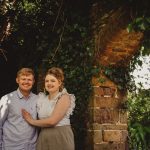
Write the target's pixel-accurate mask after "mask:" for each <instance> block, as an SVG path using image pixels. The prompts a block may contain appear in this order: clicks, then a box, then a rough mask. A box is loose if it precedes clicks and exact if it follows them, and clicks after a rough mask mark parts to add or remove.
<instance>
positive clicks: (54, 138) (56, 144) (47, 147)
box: [36, 125, 75, 150]
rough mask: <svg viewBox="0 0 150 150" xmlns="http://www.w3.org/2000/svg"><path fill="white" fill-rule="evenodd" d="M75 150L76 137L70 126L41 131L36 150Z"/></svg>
mask: <svg viewBox="0 0 150 150" xmlns="http://www.w3.org/2000/svg"><path fill="white" fill-rule="evenodd" d="M74 149H75V146H74V135H73V132H72V129H71V126H70V125H66V126H56V127H52V128H42V129H41V131H40V134H39V137H38V141H37V146H36V150H74Z"/></svg>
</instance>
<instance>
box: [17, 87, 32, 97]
mask: <svg viewBox="0 0 150 150" xmlns="http://www.w3.org/2000/svg"><path fill="white" fill-rule="evenodd" d="M17 94H18V96H19V98H20V99H22V98H24V96H23V94H22V93H21V91H20V90H19V88H18V89H17ZM31 94H32V92H30V94H29V96H28V97H31Z"/></svg>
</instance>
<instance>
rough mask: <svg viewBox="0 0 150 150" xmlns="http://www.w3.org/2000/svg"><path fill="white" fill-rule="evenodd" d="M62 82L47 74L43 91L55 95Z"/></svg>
mask: <svg viewBox="0 0 150 150" xmlns="http://www.w3.org/2000/svg"><path fill="white" fill-rule="evenodd" d="M61 84H62V82H61V81H60V80H58V79H57V78H56V77H55V76H53V75H52V74H48V75H46V77H45V89H46V91H47V92H49V93H55V92H57V91H59V88H60V86H61Z"/></svg>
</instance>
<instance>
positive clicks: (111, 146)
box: [94, 142, 125, 150]
mask: <svg viewBox="0 0 150 150" xmlns="http://www.w3.org/2000/svg"><path fill="white" fill-rule="evenodd" d="M94 150H125V144H124V143H114V142H113V143H108V142H102V143H100V144H94Z"/></svg>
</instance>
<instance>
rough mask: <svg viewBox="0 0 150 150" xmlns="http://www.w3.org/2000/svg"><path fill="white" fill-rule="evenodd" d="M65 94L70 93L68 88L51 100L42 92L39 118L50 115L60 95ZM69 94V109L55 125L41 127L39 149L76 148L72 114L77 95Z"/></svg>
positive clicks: (71, 149) (67, 149)
mask: <svg viewBox="0 0 150 150" xmlns="http://www.w3.org/2000/svg"><path fill="white" fill-rule="evenodd" d="M64 94H68V93H67V90H66V89H63V90H62V92H59V93H58V94H57V95H56V96H55V97H54V98H53V99H51V100H49V99H48V96H47V95H45V94H44V93H40V94H39V98H38V102H37V111H38V117H39V119H44V118H47V117H50V116H51V114H52V112H53V110H54V108H55V106H56V104H57V102H58V101H59V99H60V97H61V96H62V95H64ZM68 95H69V97H70V101H71V103H70V107H69V109H68V111H67V112H66V114H65V116H64V117H63V118H62V120H60V121H59V122H58V124H57V125H56V126H55V127H48V128H41V132H40V135H39V138H38V142H37V150H74V135H73V132H72V129H71V126H70V115H72V114H73V110H74V108H75V96H74V95H73V94H68ZM64 100H65V99H64Z"/></svg>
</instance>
